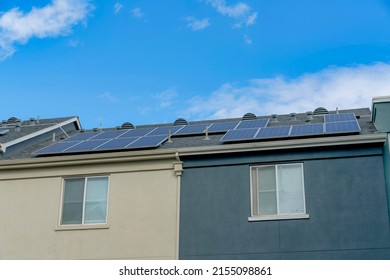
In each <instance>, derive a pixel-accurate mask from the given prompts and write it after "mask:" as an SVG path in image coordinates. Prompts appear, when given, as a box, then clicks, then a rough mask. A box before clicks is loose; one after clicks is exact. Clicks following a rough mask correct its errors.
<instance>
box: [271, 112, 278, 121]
mask: <svg viewBox="0 0 390 280" xmlns="http://www.w3.org/2000/svg"><path fill="white" fill-rule="evenodd" d="M277 121H278V115H277V114H272V115H271V122H277Z"/></svg>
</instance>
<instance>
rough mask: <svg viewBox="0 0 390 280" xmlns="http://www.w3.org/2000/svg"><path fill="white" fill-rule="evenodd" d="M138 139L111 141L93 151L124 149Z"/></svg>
mask: <svg viewBox="0 0 390 280" xmlns="http://www.w3.org/2000/svg"><path fill="white" fill-rule="evenodd" d="M139 138H140V137H131V138H116V139H112V140H110V141H108V142H106V143H104V144H103V145H101V146H99V147H97V148H96V149H95V151H104V150H121V149H126V147H127V146H128V145H130V144H131V143H133V142H134V141H135V140H137V139H139Z"/></svg>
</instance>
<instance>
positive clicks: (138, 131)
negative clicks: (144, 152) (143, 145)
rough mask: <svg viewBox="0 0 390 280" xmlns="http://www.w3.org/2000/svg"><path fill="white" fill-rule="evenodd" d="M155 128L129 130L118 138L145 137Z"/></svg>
mask: <svg viewBox="0 0 390 280" xmlns="http://www.w3.org/2000/svg"><path fill="white" fill-rule="evenodd" d="M154 129H155V128H154V127H152V128H137V129H129V130H127V131H126V132H125V133H123V134H122V135H120V136H119V137H118V138H129V137H141V136H145V135H147V134H148V133H150V132H151V131H153V130H154Z"/></svg>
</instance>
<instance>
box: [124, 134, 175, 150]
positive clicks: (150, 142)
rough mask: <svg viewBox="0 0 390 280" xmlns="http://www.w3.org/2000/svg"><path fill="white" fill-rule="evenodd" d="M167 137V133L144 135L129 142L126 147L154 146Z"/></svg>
mask: <svg viewBox="0 0 390 280" xmlns="http://www.w3.org/2000/svg"><path fill="white" fill-rule="evenodd" d="M167 139H168V135H154V136H144V137H141V138H139V139H138V140H136V141H134V142H133V143H131V144H130V145H129V146H127V147H126V148H130V149H137V148H156V147H158V146H160V145H161V144H162V143H163V142H164V141H166V140H167Z"/></svg>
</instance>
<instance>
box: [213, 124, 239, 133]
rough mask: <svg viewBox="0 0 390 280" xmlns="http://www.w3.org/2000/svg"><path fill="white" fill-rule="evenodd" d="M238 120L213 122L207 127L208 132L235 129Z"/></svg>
mask: <svg viewBox="0 0 390 280" xmlns="http://www.w3.org/2000/svg"><path fill="white" fill-rule="evenodd" d="M238 123H239V122H221V123H213V124H211V125H210V127H209V132H210V133H213V132H226V131H228V130H231V129H235V128H236V126H237V125H238Z"/></svg>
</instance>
